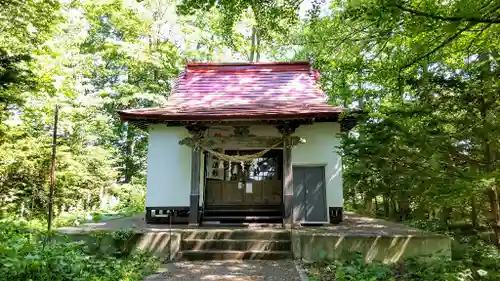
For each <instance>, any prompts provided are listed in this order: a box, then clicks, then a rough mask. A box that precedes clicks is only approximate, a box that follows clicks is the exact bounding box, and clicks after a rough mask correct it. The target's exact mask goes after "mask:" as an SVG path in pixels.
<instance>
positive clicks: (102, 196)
mask: <svg viewBox="0 0 500 281" xmlns="http://www.w3.org/2000/svg"><path fill="white" fill-rule="evenodd" d="M105 207H106V190H105V189H104V186H101V187H100V188H99V209H100V210H103V209H104V208H105Z"/></svg>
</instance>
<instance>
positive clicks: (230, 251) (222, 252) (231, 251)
mask: <svg viewBox="0 0 500 281" xmlns="http://www.w3.org/2000/svg"><path fill="white" fill-rule="evenodd" d="M181 253H217V254H219V253H221V254H225V253H228V254H246V253H249V254H253V253H255V254H261V253H262V254H291V252H290V251H260V250H184V251H181Z"/></svg>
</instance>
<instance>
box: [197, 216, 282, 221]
mask: <svg viewBox="0 0 500 281" xmlns="http://www.w3.org/2000/svg"><path fill="white" fill-rule="evenodd" d="M282 220H283V218H282V217H281V216H246V215H243V216H239V215H225V216H207V215H205V216H203V221H205V222H207V221H219V222H228V223H230V222H275V223H278V222H280V221H282Z"/></svg>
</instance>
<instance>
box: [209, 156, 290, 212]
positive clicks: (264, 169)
mask: <svg viewBox="0 0 500 281" xmlns="http://www.w3.org/2000/svg"><path fill="white" fill-rule="evenodd" d="M255 152H256V151H225V153H227V154H231V153H235V154H236V153H237V154H238V155H242V154H243V153H247V154H252V153H255ZM282 155H283V152H282V151H281V150H271V151H269V152H268V153H266V154H264V155H263V156H262V157H260V158H256V159H254V160H253V161H252V162H249V163H245V164H244V165H242V164H241V163H235V162H226V163H225V164H224V171H225V174H224V177H223V178H224V179H223V180H216V179H207V182H206V188H205V204H206V205H208V206H216V205H244V206H256V205H276V206H278V205H280V204H281V202H282V198H283V181H282V174H283V169H282V159H283V158H282Z"/></svg>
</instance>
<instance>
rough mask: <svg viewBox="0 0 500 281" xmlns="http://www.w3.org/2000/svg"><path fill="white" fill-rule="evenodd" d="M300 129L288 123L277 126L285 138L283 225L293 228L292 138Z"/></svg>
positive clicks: (294, 124)
mask: <svg viewBox="0 0 500 281" xmlns="http://www.w3.org/2000/svg"><path fill="white" fill-rule="evenodd" d="M297 127H298V124H296V123H290V122H286V123H284V124H281V125H278V126H276V128H277V129H278V131H280V133H281V134H282V136H283V224H285V226H286V227H293V224H294V223H295V220H294V217H293V168H292V143H291V140H290V136H291V135H292V134H293V133H294V132H295V129H296V128H297Z"/></svg>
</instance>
